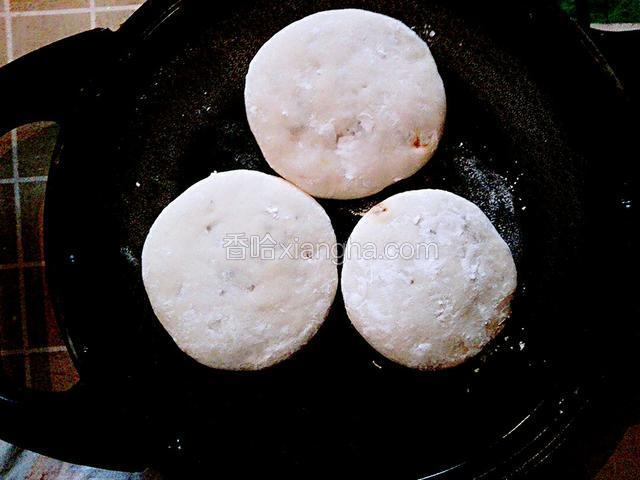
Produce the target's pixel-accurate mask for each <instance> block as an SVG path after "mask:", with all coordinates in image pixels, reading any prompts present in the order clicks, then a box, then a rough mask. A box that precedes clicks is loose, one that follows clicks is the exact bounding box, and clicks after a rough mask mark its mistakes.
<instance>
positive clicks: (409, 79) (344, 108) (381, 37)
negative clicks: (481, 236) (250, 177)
mask: <svg viewBox="0 0 640 480" xmlns="http://www.w3.org/2000/svg"><path fill="white" fill-rule="evenodd" d="M245 106H246V110H247V118H248V120H249V125H250V127H251V130H252V132H253V134H254V136H255V138H256V140H257V142H258V145H259V146H260V149H261V150H262V153H263V154H264V156H265V158H266V160H267V162H268V163H269V164H270V165H271V167H272V168H273V169H274V170H275V171H276V172H278V173H279V174H280V175H282V176H283V177H284V178H286V179H287V180H289V181H291V182H292V183H294V184H296V185H298V186H299V187H300V188H301V189H302V190H304V191H306V192H308V193H309V194H311V195H313V196H316V197H321V198H336V199H349V198H360V197H365V196H368V195H371V194H374V193H376V192H379V191H380V190H382V189H383V188H384V187H386V186H388V185H390V184H392V183H394V182H397V181H399V180H401V179H404V178H407V177H409V176H411V175H413V174H414V173H415V172H417V171H418V170H419V169H420V168H421V167H422V166H424V165H425V163H427V161H428V160H429V159H430V158H431V156H432V155H433V153H434V152H435V150H436V147H437V145H438V142H439V140H440V137H441V135H442V131H443V128H444V121H445V112H446V98H445V91H444V86H443V83H442V79H441V78H440V75H439V73H438V69H437V67H436V63H435V61H434V59H433V56H432V55H431V52H430V50H429V47H428V46H427V44H426V43H425V42H424V41H423V40H422V39H421V38H420V37H419V36H418V35H417V34H416V33H415V32H414V31H413V30H411V29H410V28H409V27H407V26H406V25H405V24H403V23H402V22H400V21H398V20H396V19H393V18H390V17H388V16H385V15H381V14H378V13H373V12H369V11H365V10H357V9H346V10H329V11H323V12H320V13H316V14H313V15H310V16H308V17H305V18H303V19H301V20H299V21H297V22H294V23H292V24H290V25H288V26H287V27H285V28H284V29H282V30H281V31H279V32H278V33H276V34H275V35H274V36H273V37H272V38H271V39H270V40H269V41H267V42H266V43H265V44H264V45H263V46H262V47H261V48H260V50H259V51H258V52H257V54H256V55H255V57H254V58H253V60H252V61H251V64H250V66H249V71H248V73H247V78H246V84H245Z"/></svg>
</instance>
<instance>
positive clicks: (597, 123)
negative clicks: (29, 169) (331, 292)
mask: <svg viewBox="0 0 640 480" xmlns="http://www.w3.org/2000/svg"><path fill="white" fill-rule="evenodd" d="M536 3H537V5H536V6H533V4H527V3H526V2H524V3H523V2H478V1H470V2H466V1H451V0H448V1H444V0H442V1H441V0H430V1H425V2H420V1H415V0H389V1H382V0H380V1H350V2H340V1H330V0H322V1H319V2H304V1H290V2H271V1H269V2H245V1H237V2H234V4H233V5H232V6H228V7H227V6H222V5H221V4H220V3H219V2H204V1H200V2H197V1H192V2H190V1H182V2H180V1H178V2H169V1H152V2H149V3H148V4H146V5H145V6H144V7H143V8H142V9H141V10H140V11H139V12H137V13H136V14H135V15H134V17H132V19H131V20H130V21H129V22H127V23H126V24H125V25H124V26H123V27H122V28H121V30H120V31H118V32H116V33H112V32H109V31H105V30H94V31H92V32H89V33H86V34H81V35H79V36H76V37H73V38H71V39H69V40H66V41H63V42H60V43H58V44H55V45H54V46H51V47H48V48H45V49H44V50H41V51H39V52H36V53H35V54H34V55H31V56H28V57H25V58H23V59H21V60H19V61H17V62H14V63H13V64H11V65H9V66H8V67H6V68H5V69H3V71H2V72H1V73H0V85H3V86H4V85H5V84H8V85H10V86H11V87H12V89H13V91H15V92H16V95H15V97H16V98H19V99H20V102H22V103H20V104H18V102H17V101H14V99H9V100H8V102H7V103H8V106H3V111H2V112H1V113H0V116H1V117H2V122H0V127H5V129H8V128H11V127H14V126H16V125H18V124H19V123H24V122H26V121H31V120H34V119H44V118H52V119H55V120H57V121H58V122H60V123H61V125H62V128H63V131H62V135H61V139H60V145H59V147H60V148H59V152H58V155H56V158H55V159H54V163H53V165H52V169H51V174H50V180H49V185H48V194H47V203H46V227H47V230H46V233H47V243H46V246H47V252H46V253H47V265H48V267H49V273H50V284H51V288H52V292H51V293H52V296H53V298H54V300H55V301H56V306H57V310H58V314H59V317H60V319H61V321H62V323H63V326H64V328H65V331H66V333H67V339H68V345H69V348H70V351H71V353H72V355H73V357H74V359H75V361H76V364H77V367H78V369H79V372H80V376H81V382H80V385H79V386H77V387H76V388H74V389H73V390H71V391H70V392H67V393H65V394H60V395H52V396H51V395H47V396H43V395H38V394H35V393H30V392H20V391H18V392H6V393H5V395H4V396H3V397H2V399H1V400H2V401H1V402H0V407H1V411H0V413H1V415H2V419H3V420H2V424H1V425H0V429H1V430H2V432H3V435H4V437H5V438H8V439H10V440H12V441H15V442H18V443H20V444H22V445H25V446H27V447H29V448H32V449H35V450H38V451H41V452H45V453H48V454H50V455H53V456H56V457H60V458H64V459H66V460H72V461H76V462H81V463H90V464H97V465H103V466H104V465H107V466H112V467H120V468H124V467H128V468H137V467H141V466H144V465H147V464H154V465H157V466H160V467H162V468H165V469H166V470H167V471H172V470H173V471H179V472H181V474H182V475H181V477H182V478H189V477H184V475H185V471H186V470H185V469H193V470H194V471H195V470H203V469H205V470H207V471H208V472H210V475H211V476H218V477H219V478H245V477H250V476H257V475H260V476H261V477H262V476H267V477H268V476H272V475H274V474H277V475H278V476H279V477H285V478H288V477H296V478H311V477H320V476H322V475H326V474H332V475H338V476H340V477H345V478H346V476H347V475H350V478H393V479H403V478H422V477H428V478H429V476H437V477H438V478H440V477H442V478H484V477H491V478H493V477H500V478H502V477H515V476H518V475H520V474H523V473H526V472H528V471H530V470H531V469H532V468H533V467H534V466H535V465H536V464H538V463H539V462H540V461H541V460H543V459H544V458H546V457H547V456H549V455H550V453H551V452H553V451H554V450H555V449H556V448H557V446H558V445H559V444H560V443H561V442H562V440H563V439H564V438H565V437H566V432H568V431H571V428H572V425H573V424H574V423H575V422H576V421H577V420H579V419H580V418H581V414H582V413H581V412H583V410H584V409H585V407H586V406H587V405H588V404H589V402H590V401H591V399H592V398H595V397H594V396H595V395H596V393H597V392H602V391H603V389H604V388H605V386H606V383H604V381H605V380H606V378H607V375H608V373H609V372H611V371H612V370H615V369H616V368H618V367H619V366H620V364H621V362H623V361H624V356H623V353H624V352H625V351H627V349H626V344H625V342H626V341H627V339H628V338H630V337H629V335H628V334H627V333H626V332H627V331H630V328H631V327H630V322H629V320H630V319H629V316H628V313H627V312H626V311H625V310H624V307H625V305H626V301H625V299H626V297H625V295H626V294H627V293H628V287H627V284H626V283H625V282H624V281H623V280H624V277H623V276H622V275H624V273H625V264H629V263H631V262H630V259H629V257H627V256H626V253H625V252H626V250H625V247H626V246H627V243H628V242H627V243H625V239H628V238H630V237H628V236H627V234H628V231H627V230H626V229H627V228H628V227H629V222H630V219H629V218H627V216H628V215H627V214H628V213H629V212H630V211H631V209H630V208H627V209H625V208H623V207H625V206H627V205H629V203H628V202H629V201H630V199H629V197H628V196H627V195H628V192H627V191H626V190H625V188H631V187H630V186H629V185H626V186H625V185H624V184H623V182H622V179H624V178H627V177H628V175H629V174H628V172H626V171H625V166H626V165H627V164H628V163H629V162H628V158H627V157H626V156H625V152H626V151H625V150H624V149H625V148H626V147H625V145H626V143H625V141H626V139H628V138H629V137H628V133H629V132H630V131H631V126H630V123H628V120H627V119H628V118H629V117H624V112H625V110H624V109H625V108H626V103H625V102H626V99H625V93H624V91H623V89H622V88H621V86H620V84H619V83H618V81H617V79H616V77H615V76H614V75H613V73H612V72H611V71H610V69H608V66H607V64H606V63H605V62H604V60H602V57H601V56H600V55H599V53H598V52H597V50H596V49H595V48H594V47H593V45H592V44H591V43H590V41H589V40H588V38H587V37H586V36H585V35H584V34H583V33H582V32H581V31H580V30H579V29H578V28H577V27H576V26H575V25H573V24H571V23H570V22H569V21H568V20H567V19H566V18H565V17H563V16H562V15H560V14H559V13H558V12H557V11H556V9H555V8H553V7H551V6H548V5H546V4H545V5H542V4H539V3H538V2H536ZM346 6H349V7H361V8H366V9H369V10H373V11H378V12H381V13H385V14H388V15H390V16H392V17H395V18H398V19H400V20H402V21H403V22H405V23H406V24H407V25H409V26H411V27H412V28H414V29H415V31H416V32H417V33H418V34H419V35H420V36H422V37H423V38H424V39H425V40H426V41H427V42H428V43H429V45H430V47H431V49H432V52H433V54H434V57H435V58H436V61H437V63H438V66H439V69H440V72H441V74H442V76H443V79H444V82H445V86H446V90H447V97H448V101H449V110H448V118H447V125H446V133H445V136H444V139H443V141H442V144H441V146H440V148H439V150H438V152H437V154H436V155H435V156H434V158H433V159H432V160H431V161H430V162H429V163H428V165H427V166H426V167H425V168H423V169H422V170H421V171H420V172H419V173H417V174H416V175H415V176H413V177H412V178H410V179H408V180H405V181H403V182H401V183H398V184H396V185H394V186H392V187H389V188H387V189H386V190H384V191H383V192H381V193H380V194H377V195H375V196H373V197H370V198H367V199H363V200H351V201H324V200H323V201H321V203H322V205H323V207H324V208H325V209H326V210H327V212H328V214H329V215H330V217H331V219H332V222H333V226H334V228H335V230H336V234H337V236H338V239H339V241H345V240H346V239H347V237H348V235H349V233H350V232H351V230H352V228H353V226H354V225H355V223H356V222H357V221H358V219H359V218H360V217H359V215H360V214H361V213H362V212H363V211H364V210H366V209H367V208H369V207H370V206H372V205H373V204H375V203H376V202H379V201H381V200H382V199H384V198H386V197H387V196H389V195H392V194H394V193H397V192H400V191H404V190H407V189H416V188H443V189H447V190H451V191H453V192H455V193H457V194H460V195H462V196H464V197H466V198H468V199H470V200H472V201H473V202H475V203H477V204H478V205H479V206H480V207H481V208H482V209H483V211H484V212H485V213H486V214H487V215H488V216H489V217H490V218H491V220H492V221H493V222H494V224H495V225H496V227H497V229H498V230H499V232H500V233H501V234H502V236H503V237H504V239H505V240H506V241H507V242H508V243H509V245H510V247H511V249H512V251H513V253H514V256H515V258H516V262H517V266H518V273H519V287H518V290H517V294H516V297H515V300H514V304H513V316H512V318H511V319H510V321H509V324H508V327H507V328H506V329H505V331H504V332H503V334H501V335H500V336H499V338H498V339H497V340H496V341H495V342H494V343H493V344H491V345H490V346H488V347H487V348H486V350H485V351H484V352H483V353H482V354H481V355H479V356H477V357H476V358H474V359H473V360H471V361H469V362H468V363H466V364H464V365H462V366H460V367H458V368H454V369H450V370H447V371H443V372H439V373H425V372H417V371H413V370H410V369H406V368H402V367H399V366H397V365H394V364H392V363H390V362H389V361H387V360H385V359H384V358H382V357H380V355H378V354H377V353H376V352H375V351H374V350H373V349H372V348H371V347H369V346H368V345H367V344H366V342H365V341H364V340H363V339H362V338H361V337H360V336H359V335H358V334H357V333H356V332H355V331H354V329H353V328H352V327H351V326H350V323H349V321H348V319H347V317H346V314H345V311H344V306H343V304H342V300H341V298H340V295H338V296H337V298H336V301H335V304H334V306H333V308H332V311H331V314H330V316H329V318H328V320H327V321H326V323H325V325H324V326H323V327H322V328H321V330H320V331H319V333H318V334H317V335H316V337H314V338H313V339H312V340H311V342H310V343H309V344H308V345H307V346H306V347H305V348H304V349H302V350H301V351H300V352H298V353H297V354H295V355H294V356H293V357H292V358H291V359H289V360H287V361H285V362H283V363H282V364H280V365H277V366H275V367H272V368H269V369H266V370H263V371H260V372H253V373H232V372H221V371H215V370H210V369H207V368H205V367H203V366H200V365H198V364H196V363H195V362H194V361H192V360H191V359H189V358H188V357H187V356H186V355H184V354H182V353H181V352H180V351H179V350H178V348H177V347H176V346H175V345H174V344H173V343H172V341H171V340H170V338H169V336H168V335H167V334H166V333H165V332H164V331H163V329H162V328H161V326H160V325H159V323H158V322H157V320H156V319H155V317H154V315H153V313H152V311H151V308H150V305H149V303H148V300H147V297H146V295H145V292H144V288H143V285H142V280H141V274H140V253H141V248H142V245H143V241H144V239H145V236H146V233H147V231H148V229H149V227H150V226H151V224H152V222H153V221H154V219H155V217H156V216H157V215H158V213H159V212H160V211H161V209H162V208H163V207H164V206H165V205H167V204H168V203H169V202H170V201H171V200H172V199H174V198H175V197H176V196H178V195H179V194H180V193H181V192H182V191H184V190H185V189H186V188H187V187H188V186H190V185H191V184H192V183H194V182H195V181H197V180H200V179H202V178H204V177H206V176H207V175H208V174H209V173H210V172H212V171H213V170H218V171H221V170H228V169H234V168H249V169H256V170H261V171H264V172H268V173H273V172H272V171H271V170H270V168H269V167H268V165H267V164H266V162H265V161H264V159H263V158H262V156H261V154H260V151H259V149H258V147H257V145H256V143H255V141H254V139H253V137H252V135H251V133H250V131H249V128H248V125H247V121H246V118H245V113H244V105H243V87H244V75H245V73H246V71H247V67H248V64H249V61H250V60H251V58H252V57H253V55H254V54H255V53H256V51H257V50H258V48H259V47H260V46H261V45H262V44H263V43H264V42H265V41H266V40H267V39H268V38H269V37H270V36H271V35H273V34H274V33H275V32H277V31H278V30H280V29H281V28H283V27H284V26H286V25H287V24H289V23H291V22H293V21H295V20H297V19H300V18H302V17H304V16H305V15H308V14H310V13H313V12H315V11H318V10H324V9H331V8H341V7H346ZM430 32H435V34H431V33H430ZM43 79H45V80H44V81H43ZM3 91H7V90H6V89H4V88H3ZM25 92H29V95H27V96H25V95H23V94H22V93H25ZM27 97H28V99H27V100H26V102H27V103H26V104H25V103H24V102H25V98H27ZM18 105H20V107H19V108H18ZM623 120H624V121H623ZM228 207H229V208H231V209H233V208H234V205H229V206H228ZM282 288H287V286H286V285H283V286H282ZM398 315H402V312H401V311H398ZM374 362H375V363H374ZM376 364H377V365H376ZM61 425H62V427H61ZM61 429H62V433H61ZM54 432H55V433H54ZM198 478H199V477H198Z"/></svg>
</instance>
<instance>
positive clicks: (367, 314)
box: [342, 190, 516, 369]
mask: <svg viewBox="0 0 640 480" xmlns="http://www.w3.org/2000/svg"><path fill="white" fill-rule="evenodd" d="M367 242H372V244H375V247H376V248H375V251H376V255H375V257H376V258H373V256H372V255H371V254H370V252H372V251H373V250H372V249H369V250H365V248H364V247H363V246H365V245H366V244H367ZM353 244H358V245H360V246H361V247H362V248H361V252H362V253H361V254H359V255H358V254H357V252H356V249H355V247H354V246H353ZM385 245H386V246H387V250H386V251H385ZM393 245H397V246H398V248H393ZM412 248H413V250H412ZM346 251H347V252H349V254H350V258H345V264H344V268H343V271H342V294H343V296H344V301H345V306H346V308H347V313H348V314H349V318H350V319H351V322H352V323H353V325H354V326H355V328H356V329H357V330H358V331H359V332H360V334H361V335H362V336H363V337H364V338H365V339H366V340H367V341H368V342H369V344H371V346H373V347H374V348H375V349H376V350H377V351H378V352H380V353H381V354H382V355H384V356H386V357H387V358H389V359H391V360H393V361H395V362H398V363H400V364H402V365H406V366H408V367H413V368H419V369H437V368H444V367H450V366H454V365H457V364H459V363H462V362H463V361H464V360H466V359H467V358H469V357H471V356H473V355H475V354H476V353H478V352H479V351H480V350H481V349H482V347H483V346H485V345H486V344H487V343H488V342H489V341H490V340H491V339H492V338H493V337H495V335H497V334H498V332H500V330H502V327H503V322H504V321H505V319H506V318H507V317H508V316H509V313H510V305H509V303H510V300H511V296H512V294H513V292H514V290H515V287H516V267H515V264H514V261H513V258H512V256H511V252H510V250H509V247H508V246H507V244H506V243H505V242H504V241H503V240H502V238H500V235H499V234H498V232H497V231H496V229H495V228H494V227H493V225H492V224H491V222H490V221H489V219H488V218H487V217H486V216H485V215H484V213H482V211H481V210H480V209H479V208H478V207H477V206H475V205H474V204H473V203H471V202H469V201H467V200H465V199H464V198H462V197H459V196H457V195H454V194H453V193H449V192H445V191H442V190H414V191H409V192H404V193H400V194H398V195H394V196H392V197H390V198H388V199H386V200H385V201H383V202H382V203H380V204H378V205H377V206H375V207H374V208H373V209H371V210H370V211H369V212H368V213H367V214H366V215H364V217H363V218H362V219H361V220H360V222H358V224H357V225H356V227H355V229H354V230H353V233H352V234H351V237H350V238H349V245H348V246H347V250H346ZM367 252H369V253H368V254H367ZM385 252H386V253H385ZM380 255H382V256H383V257H385V258H383V259H380V258H377V257H378V256H380ZM394 257H398V258H395V259H394ZM370 258H371V259H370Z"/></svg>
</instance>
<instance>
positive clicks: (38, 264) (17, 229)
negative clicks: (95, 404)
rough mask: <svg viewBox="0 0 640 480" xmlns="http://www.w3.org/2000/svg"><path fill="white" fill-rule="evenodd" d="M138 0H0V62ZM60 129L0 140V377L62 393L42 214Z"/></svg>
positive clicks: (128, 9)
mask: <svg viewBox="0 0 640 480" xmlns="http://www.w3.org/2000/svg"><path fill="white" fill-rule="evenodd" d="M138 3H139V2H138V1H137V0H126V1H122V0H0V66H1V65H4V64H5V63H7V62H8V61H10V60H13V59H15V58H18V57H20V56H22V55H25V54H27V53H29V52H30V51H32V50H34V49H36V48H39V47H41V46H43V45H46V44H49V43H51V42H54V41H56V40H59V39H60V38H63V37H66V36H69V35H73V34H75V33H78V32H81V31H83V30H88V29H90V28H94V27H106V28H111V29H117V28H118V26H119V25H120V24H121V23H122V22H124V21H125V20H126V19H127V18H128V17H129V15H131V13H132V12H133V11H134V10H136V9H137V8H138V6H139V4H138ZM57 133H58V127H57V126H56V125H55V124H51V123H38V124H32V125H27V126H23V127H20V128H19V129H17V130H16V131H14V132H12V133H11V134H9V135H5V136H4V137H2V138H0V382H2V383H6V382H9V383H12V384H14V385H20V386H27V387H29V388H34V389H37V390H54V391H57V390H64V389H67V388H69V387H70V386H71V385H73V384H74V383H75V382H76V381H77V374H76V372H75V370H74V368H73V366H72V364H71V360H70V358H69V356H68V354H67V353H66V348H65V347H64V342H63V340H62V338H61V335H60V332H59V330H58V327H57V324H56V322H55V319H54V316H53V311H52V308H51V305H50V304H49V302H48V299H47V297H46V290H47V289H46V284H45V277H44V259H43V255H42V216H43V207H44V194H45V189H46V181H47V173H48V167H49V160H50V158H51V154H52V152H53V148H54V146H55V142H56V138H57Z"/></svg>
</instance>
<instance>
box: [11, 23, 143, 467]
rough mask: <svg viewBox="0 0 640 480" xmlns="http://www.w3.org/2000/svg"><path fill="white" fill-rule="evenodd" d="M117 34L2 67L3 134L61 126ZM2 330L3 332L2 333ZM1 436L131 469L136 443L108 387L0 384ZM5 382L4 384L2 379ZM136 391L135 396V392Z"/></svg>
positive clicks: (101, 67)
mask: <svg viewBox="0 0 640 480" xmlns="http://www.w3.org/2000/svg"><path fill="white" fill-rule="evenodd" d="M118 45H119V40H118V35H117V33H114V32H111V31H110V30H106V29H96V30H91V31H88V32H85V33H81V34H78V35H75V36H73V37H69V38H67V39H64V40H61V41H59V42H56V43H53V44H51V45H49V46H47V47H44V48H42V49H40V50H37V51H35V52H33V53H30V54H28V55H25V56H24V57H21V58H19V59H18V60H15V61H14V62H11V63H9V64H8V65H6V66H4V67H2V68H0V91H2V92H6V93H5V94H4V95H3V97H2V103H1V104H0V135H2V134H5V133H7V132H9V131H11V130H12V129H13V128H16V127H18V126H20V125H23V124H25V123H29V122H34V121H41V120H52V121H55V122H58V123H59V124H60V125H61V126H62V129H63V131H64V125H65V119H67V118H69V115H71V114H73V113H74V108H75V107H76V106H77V105H79V102H81V101H82V97H83V95H89V94H90V93H89V92H90V91H92V89H91V88H90V87H91V82H92V81H94V80H95V79H97V78H100V72H104V71H105V69H106V68H108V65H110V64H111V61H113V60H115V59H117V58H118V57H117V52H118V51H120V50H119V48H118ZM0 333H1V332H0ZM2 380H3V379H2V378H0V437H1V438H2V439H5V440H7V441H10V442H12V443H15V444H17V445H19V446H21V447H24V448H27V449H30V450H34V451H36V452H39V453H43V454H46V455H49V456H52V457H56V458H60V459H64V460H67V461H71V462H75V463H83V464H93V465H99V466H104V467H111V468H119V467H123V466H126V467H128V468H132V466H134V467H135V465H136V464H135V462H134V460H133V459H134V458H136V459H138V461H140V460H139V459H140V450H141V448H143V447H141V444H144V442H143V441H142V442H141V439H140V437H138V436H136V435H135V434H134V433H133V432H135V431H136V430H137V429H136V426H135V424H134V423H132V421H131V419H130V417H129V416H128V415H127V414H126V413H125V409H124V407H121V405H122V404H123V403H124V399H125V398H127V397H128V395H130V392H128V393H127V394H126V395H125V394H124V393H123V392H122V391H121V390H117V389H115V388H110V387H109V386H108V385H100V386H94V385H91V387H90V388H89V387H87V386H86V385H85V384H83V383H82V379H81V381H80V383H79V384H78V385H77V386H76V387H74V388H72V389H71V390H69V391H67V392H60V393H44V392H35V391H30V390H25V389H19V388H12V387H10V386H8V385H4V384H3V382H2ZM4 383H6V382H4ZM134 395H135V394H134Z"/></svg>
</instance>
